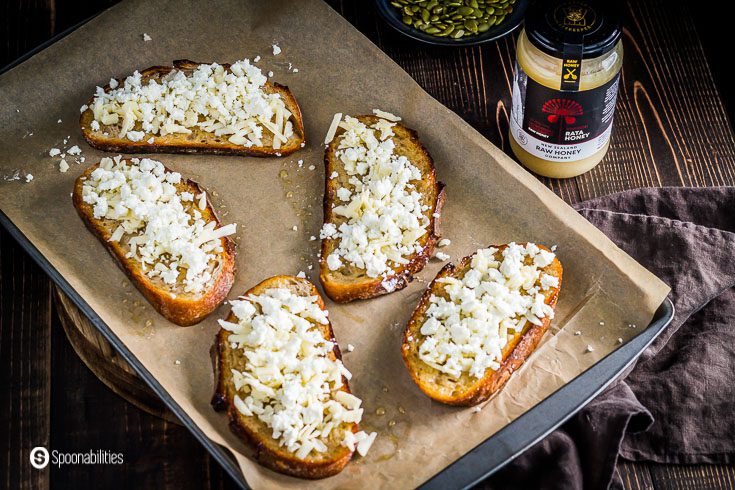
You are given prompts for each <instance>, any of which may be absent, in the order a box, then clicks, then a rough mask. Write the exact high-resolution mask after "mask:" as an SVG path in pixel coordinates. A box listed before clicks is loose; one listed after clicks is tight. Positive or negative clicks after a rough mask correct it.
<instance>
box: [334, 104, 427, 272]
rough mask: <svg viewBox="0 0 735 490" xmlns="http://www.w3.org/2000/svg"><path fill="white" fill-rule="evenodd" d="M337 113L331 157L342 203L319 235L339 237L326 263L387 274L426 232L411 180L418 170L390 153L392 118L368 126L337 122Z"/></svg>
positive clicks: (420, 202)
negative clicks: (340, 172)
mask: <svg viewBox="0 0 735 490" xmlns="http://www.w3.org/2000/svg"><path fill="white" fill-rule="evenodd" d="M337 116H339V117H335V119H334V121H336V122H337V123H338V125H339V127H341V128H343V129H344V133H342V134H341V135H340V139H339V141H338V142H337V149H336V152H335V157H336V158H338V159H339V160H340V161H341V163H342V166H343V168H344V170H345V173H346V174H347V178H348V186H347V187H344V188H343V189H344V190H339V191H338V195H337V197H338V198H339V199H340V200H341V201H343V202H344V204H339V205H337V206H335V207H334V215H335V216H337V217H338V218H337V219H338V220H339V226H338V227H337V224H335V223H326V224H325V225H324V227H323V228H322V232H321V237H322V238H323V239H324V238H331V239H335V240H337V241H338V243H337V247H336V249H335V250H334V252H332V253H331V254H330V255H329V257H327V265H328V266H329V267H330V269H331V270H336V269H335V267H337V268H339V267H340V266H341V264H343V263H347V264H351V265H353V266H355V267H358V268H360V269H364V270H365V271H366V274H367V275H368V277H378V276H381V275H387V274H389V273H390V272H391V271H393V270H394V268H396V267H400V266H401V265H403V264H406V263H408V259H407V258H406V256H410V255H412V254H415V253H418V252H420V251H421V249H422V247H421V244H420V243H419V239H420V238H421V237H422V236H424V235H425V234H426V233H427V228H428V226H429V219H428V217H426V216H424V213H423V208H422V206H424V204H425V203H424V202H423V201H424V200H425V198H424V197H423V196H422V195H421V194H420V193H419V192H418V191H417V189H416V185H415V184H414V183H413V182H415V181H419V180H421V179H422V175H421V171H420V170H419V169H418V168H417V167H416V166H414V165H413V164H412V163H411V161H410V160H408V158H406V157H405V156H403V155H401V156H399V155H397V154H395V153H394V149H395V142H394V141H393V139H392V137H393V136H394V133H393V129H392V128H393V126H394V125H395V124H394V123H391V122H389V121H387V120H384V119H380V120H379V121H377V122H375V123H374V124H372V125H370V126H368V125H365V124H363V123H362V122H360V121H358V120H357V119H355V118H353V117H350V116H346V117H345V118H344V121H342V122H341V123H340V122H339V121H340V119H341V115H340V114H338V115H337ZM329 132H330V133H332V132H333V131H332V130H331V129H330V131H329ZM327 136H330V135H329V134H328V135H327ZM328 140H329V138H327V141H328Z"/></svg>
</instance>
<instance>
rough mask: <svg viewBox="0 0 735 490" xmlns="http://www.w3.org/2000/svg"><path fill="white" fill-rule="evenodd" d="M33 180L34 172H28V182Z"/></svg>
mask: <svg viewBox="0 0 735 490" xmlns="http://www.w3.org/2000/svg"><path fill="white" fill-rule="evenodd" d="M32 180H33V175H32V174H26V182H30V181H32Z"/></svg>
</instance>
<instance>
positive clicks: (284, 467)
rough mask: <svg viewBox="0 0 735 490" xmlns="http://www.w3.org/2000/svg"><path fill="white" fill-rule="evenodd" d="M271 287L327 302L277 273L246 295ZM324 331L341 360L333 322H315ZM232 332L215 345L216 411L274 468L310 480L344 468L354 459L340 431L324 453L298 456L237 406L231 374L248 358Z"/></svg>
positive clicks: (355, 427) (348, 427) (222, 332)
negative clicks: (224, 413)
mask: <svg viewBox="0 0 735 490" xmlns="http://www.w3.org/2000/svg"><path fill="white" fill-rule="evenodd" d="M271 288H287V289H289V290H291V291H292V292H293V293H294V294H298V295H300V296H316V297H317V298H318V304H319V307H320V308H321V309H324V301H323V300H322V298H321V296H320V295H319V291H317V289H316V287H315V286H314V285H313V284H312V283H311V282H309V281H308V280H306V279H301V278H298V277H294V276H274V277H271V278H270V279H266V280H265V281H263V282H261V283H260V284H258V285H256V286H255V287H253V288H251V289H250V290H248V291H247V292H246V293H245V294H244V296H248V295H258V294H261V293H263V291H265V290H266V289H271ZM227 321H229V322H233V323H237V317H235V315H234V314H233V313H230V315H229V316H228V317H227ZM312 323H313V325H315V326H317V328H319V330H320V331H321V333H322V335H323V336H324V338H325V339H329V340H331V341H332V342H334V350H333V351H332V352H331V353H330V355H329V357H330V359H333V360H334V359H340V360H341V359H342V354H341V352H340V350H339V346H338V345H337V343H336V341H335V340H334V332H333V331H332V324H331V323H327V324H326V325H322V324H319V323H316V322H312ZM229 335H230V332H228V331H227V330H225V329H220V331H219V333H218V334H217V337H216V339H215V345H214V349H213V351H214V355H215V359H214V363H215V371H216V372H215V376H216V379H217V387H216V390H215V394H214V397H213V398H212V406H213V407H214V409H215V410H217V411H227V415H228V416H229V419H230V429H231V430H232V431H233V432H234V433H235V434H237V435H238V436H239V437H240V438H242V439H243V441H244V442H245V443H246V444H248V445H249V446H251V447H252V448H253V450H254V451H255V459H256V460H257V461H258V462H259V463H260V464H262V465H263V466H266V467H268V468H270V469H272V470H274V471H278V472H279V473H284V474H287V475H291V476H296V477H299V478H307V479H312V480H313V479H319V478H326V477H328V476H332V475H335V474H337V473H339V472H340V471H342V469H343V468H344V467H345V465H346V464H347V463H348V462H349V460H350V459H351V458H352V453H353V451H351V450H350V449H349V448H347V447H345V446H343V445H341V443H340V441H339V440H337V434H338V433H339V431H332V432H331V434H330V438H329V440H328V441H325V443H326V444H327V447H328V450H327V452H325V453H316V452H312V454H310V455H309V456H308V457H307V458H305V459H299V458H297V457H296V456H295V455H294V453H292V452H290V451H288V449H286V448H285V447H283V446H280V445H279V443H278V441H277V440H276V439H273V437H272V436H271V434H272V430H271V429H270V428H269V427H268V426H267V425H266V424H265V423H264V422H262V421H261V420H260V419H258V418H257V417H248V416H246V415H243V414H242V413H241V412H240V411H238V410H237V408H236V407H235V405H234V401H233V400H234V396H235V395H236V394H237V393H236V391H235V385H234V382H233V377H232V372H231V370H232V369H237V370H239V371H242V370H243V367H244V366H245V365H246V364H247V362H248V361H247V358H246V357H245V355H244V353H243V351H242V350H239V349H233V348H231V346H230V343H229V342H228V340H227V339H228V337H229ZM342 383H343V384H342V387H341V388H339V389H340V390H341V391H346V392H347V393H350V386H349V383H348V382H347V379H345V378H344V377H343V378H342ZM342 428H343V430H345V431H352V432H357V431H358V425H357V424H356V423H350V424H347V423H345V424H343V425H342Z"/></svg>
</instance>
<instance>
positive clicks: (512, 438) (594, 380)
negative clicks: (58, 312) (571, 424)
mask: <svg viewBox="0 0 735 490" xmlns="http://www.w3.org/2000/svg"><path fill="white" fill-rule="evenodd" d="M94 17H96V15H95V16H92V17H89V18H88V19H85V20H84V21H82V22H80V23H79V24H76V25H74V26H72V27H71V28H69V29H67V30H66V31H64V32H62V33H60V34H58V35H56V36H54V37H53V38H51V39H50V40H48V41H46V42H45V43H43V44H41V45H39V46H37V47H36V48H34V49H33V50H31V51H29V52H28V53H26V54H25V55H23V56H21V57H20V58H18V59H17V60H15V61H14V62H12V63H10V64H8V65H7V66H5V67H3V68H2V69H0V74H2V73H4V72H6V71H8V70H9V69H11V68H13V67H14V66H16V65H18V64H20V63H22V62H23V61H25V60H26V59H28V58H30V57H31V56H33V55H34V54H36V53H38V52H40V51H41V50H43V49H45V48H46V47H48V46H50V45H52V44H53V43H55V42H56V41H58V40H59V39H61V38H63V37H64V36H66V35H68V34H69V33H71V32H73V31H74V30H76V29H77V28H79V27H80V26H82V25H84V24H85V23H86V22H88V21H90V20H91V19H93V18H94ZM0 224H1V225H2V226H3V227H4V228H5V229H6V230H7V231H8V233H9V234H10V235H11V236H12V237H13V238H14V239H15V240H16V241H17V242H18V243H19V244H20V246H21V247H22V248H23V249H24V250H25V251H26V252H27V253H28V254H29V255H30V256H31V257H32V258H33V260H34V261H35V262H36V263H37V264H38V265H39V266H40V267H41V268H42V269H43V270H44V271H45V272H46V274H48V276H49V277H50V278H51V280H52V281H53V282H54V283H55V284H56V285H57V286H58V287H59V288H60V289H61V290H62V291H63V292H64V293H65V294H66V295H67V296H68V297H69V298H71V300H72V301H73V302H74V304H75V305H76V306H77V307H78V308H79V310H80V311H81V312H82V313H83V314H84V315H85V316H87V318H89V320H90V322H91V323H92V325H94V326H95V328H97V329H98V330H99V331H100V333H101V334H102V336H103V337H104V338H105V339H106V340H107V341H108V342H110V344H111V345H112V346H113V348H115V350H116V351H117V352H118V353H119V354H120V355H121V356H122V357H123V359H125V360H126V361H127V362H128V363H129V364H130V365H131V366H132V367H133V369H134V370H135V372H136V373H137V375H138V376H139V377H140V378H141V379H142V380H143V381H145V383H146V384H147V385H148V386H150V388H151V389H152V390H153V391H154V392H155V393H156V394H157V395H158V396H159V397H160V398H161V400H162V401H163V402H164V403H165V404H166V406H167V407H168V408H169V409H170V410H171V412H173V413H174V414H175V415H176V416H177V417H178V418H179V420H180V421H181V423H182V425H184V426H185V427H186V428H187V429H189V431H190V432H191V433H192V434H193V435H194V437H195V438H196V439H197V440H198V441H199V442H200V443H201V444H202V445H203V446H204V447H205V448H206V449H207V451H209V453H210V454H211V455H212V457H213V458H214V459H215V460H216V461H217V462H218V463H219V464H220V465H221V466H222V468H223V469H224V470H225V472H226V473H227V474H228V475H230V477H232V479H233V480H234V481H235V483H237V484H238V486H239V487H241V488H243V489H247V488H250V487H249V486H248V483H247V481H246V480H245V478H244V477H243V475H242V472H241V471H240V468H239V466H238V465H237V463H236V461H235V459H234V458H233V457H232V455H231V454H230V453H229V452H228V451H226V450H225V449H223V448H222V447H221V446H219V445H218V444H216V443H214V442H212V441H211V440H210V439H209V438H208V437H207V436H206V435H205V434H204V433H203V432H202V430H201V429H200V428H199V427H197V425H196V424H194V422H193V421H192V420H191V418H190V417H189V416H188V415H187V414H186V412H184V410H183V409H182V408H181V407H180V406H179V405H178V404H177V403H176V402H175V401H174V400H173V398H172V397H171V396H170V395H169V394H168V392H167V391H166V390H165V389H164V388H163V386H162V385H161V384H160V383H159V382H158V381H157V380H156V379H155V378H154V377H153V376H152V375H151V373H150V372H149V371H148V370H147V369H146V368H145V367H144V366H143V365H142V364H141V363H140V361H139V360H138V359H137V358H136V357H135V356H134V355H133V354H132V353H131V352H130V350H129V349H128V348H127V347H126V346H125V345H124V344H123V343H122V342H121V341H120V339H119V338H118V337H117V336H116V335H115V334H114V333H113V332H112V330H111V329H110V327H109V326H108V325H107V324H106V323H105V322H104V321H102V319H101V318H100V317H99V315H97V313H96V312H95V311H94V310H93V309H92V308H91V307H90V306H89V304H87V302H86V301H84V299H83V298H82V297H81V296H80V295H79V293H77V292H76V291H75V290H74V289H73V288H72V287H71V285H70V284H69V283H68V282H67V281H66V279H64V278H63V277H62V276H61V274H59V272H58V271H57V270H56V269H55V268H54V267H53V266H52V265H51V263H50V262H49V261H48V260H47V259H46V258H45V257H44V256H43V255H42V254H41V253H40V252H39V251H38V249H37V248H36V247H35V246H34V245H33V244H32V243H31V241H30V240H29V239H28V238H27V237H26V236H25V235H24V234H23V233H22V232H21V231H20V230H19V229H18V228H17V227H16V226H15V225H14V224H13V223H12V222H11V221H10V219H9V218H8V217H7V216H6V215H5V213H3V212H2V211H0ZM673 316H674V305H673V303H672V302H671V300H670V299H669V298H667V299H666V300H665V301H664V302H663V303H662V304H661V306H659V308H658V310H657V311H656V313H655V315H654V317H653V319H652V320H651V323H650V324H649V325H648V326H647V327H646V328H645V329H643V330H642V331H641V332H640V333H639V334H638V335H637V336H636V337H634V338H633V339H631V340H630V341H629V342H627V343H625V344H624V345H622V346H621V347H619V348H618V349H617V350H615V351H614V352H612V353H610V354H609V355H608V356H606V357H604V358H603V359H601V360H600V361H599V362H597V363H596V364H594V365H593V366H592V367H590V368H589V369H588V370H586V371H585V372H583V373H582V374H580V375H579V376H577V377H576V378H575V379H573V380H572V381H571V382H569V383H567V384H566V385H564V386H562V387H561V388H560V389H559V390H557V391H556V392H554V393H553V394H551V395H550V396H548V397H547V398H546V399H544V400H543V401H541V402H540V403H538V404H537V405H536V406H534V407H533V408H531V409H530V410H528V411H527V412H526V413H525V414H523V415H522V416H520V417H518V418H517V419H516V420H514V421H513V422H511V423H510V424H508V425H507V426H505V427H504V428H503V429H501V430H500V431H498V432H497V433H495V434H494V435H492V436H491V437H489V438H488V439H486V440H485V441H484V442H482V443H481V444H479V445H478V446H476V447H475V448H474V449H472V450H471V451H469V452H468V453H466V454H465V455H464V456H462V457H461V458H459V459H457V460H456V461H455V462H454V463H452V464H451V465H449V466H448V467H446V468H445V469H444V470H442V471H441V472H440V473H438V474H436V475H434V476H433V477H431V478H430V479H429V480H427V481H426V482H425V483H424V484H423V485H422V486H421V487H420V488H425V489H445V488H469V487H471V486H473V485H475V484H477V483H478V482H480V481H482V480H483V479H485V478H487V477H488V476H490V475H492V474H493V473H495V472H496V471H498V470H499V469H500V468H502V467H503V466H505V465H506V464H507V463H509V462H510V461H512V460H513V459H514V458H515V457H516V456H518V455H519V454H521V453H522V452H523V451H525V450H526V449H528V448H529V447H530V446H532V445H533V444H535V443H536V442H538V441H540V440H541V439H543V438H544V437H545V436H546V435H548V434H549V433H550V432H552V431H553V430H554V429H556V428H557V427H558V426H559V425H561V424H562V423H564V422H565V421H566V420H568V419H569V418H570V417H572V416H573V415H574V414H575V413H577V412H578V411H579V410H580V409H581V408H582V407H584V406H585V405H586V404H587V403H588V402H589V401H590V400H592V399H593V398H594V397H595V396H597V395H598V394H599V393H600V392H602V391H603V390H604V389H605V388H606V387H607V386H609V385H610V384H611V383H612V382H613V381H614V380H615V379H616V378H618V376H619V375H620V374H621V373H622V372H623V371H625V369H626V368H628V367H629V366H630V365H631V364H632V363H633V362H634V361H635V360H636V359H637V358H638V356H639V355H640V354H641V353H642V352H643V351H644V350H645V349H646V347H648V346H649V345H650V344H651V342H653V341H654V340H655V339H656V337H658V335H659V334H660V333H661V332H662V331H663V330H664V329H665V328H666V327H667V326H668V325H669V323H670V322H671V319H672V318H673Z"/></svg>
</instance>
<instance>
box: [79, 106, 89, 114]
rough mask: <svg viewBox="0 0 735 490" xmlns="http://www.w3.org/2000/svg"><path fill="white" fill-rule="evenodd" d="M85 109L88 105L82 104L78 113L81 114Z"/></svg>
mask: <svg viewBox="0 0 735 490" xmlns="http://www.w3.org/2000/svg"><path fill="white" fill-rule="evenodd" d="M87 109H89V106H88V105H87V104H82V107H80V108H79V113H80V114H81V113H83V112H84V111H86V110H87Z"/></svg>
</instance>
